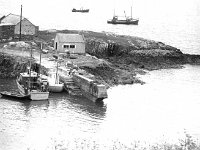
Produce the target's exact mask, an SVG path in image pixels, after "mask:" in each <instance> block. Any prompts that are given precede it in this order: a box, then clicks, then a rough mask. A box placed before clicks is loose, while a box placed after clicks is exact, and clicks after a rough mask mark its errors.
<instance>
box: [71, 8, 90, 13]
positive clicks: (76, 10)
mask: <svg viewBox="0 0 200 150" xmlns="http://www.w3.org/2000/svg"><path fill="white" fill-rule="evenodd" d="M72 12H81V13H88V12H89V9H83V8H80V9H75V8H73V9H72Z"/></svg>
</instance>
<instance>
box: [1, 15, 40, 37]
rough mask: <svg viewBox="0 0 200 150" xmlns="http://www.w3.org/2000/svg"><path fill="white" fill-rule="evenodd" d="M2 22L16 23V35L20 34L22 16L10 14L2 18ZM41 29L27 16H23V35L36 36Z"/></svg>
mask: <svg viewBox="0 0 200 150" xmlns="http://www.w3.org/2000/svg"><path fill="white" fill-rule="evenodd" d="M0 24H10V25H14V35H15V36H16V35H19V34H20V16H19V15H15V14H11V13H10V14H8V15H7V16H3V17H1V18H0ZM38 30H39V27H38V26H35V25H34V24H32V23H31V22H30V21H29V20H28V19H27V18H25V17H22V21H21V34H22V35H23V36H35V35H37V33H38Z"/></svg>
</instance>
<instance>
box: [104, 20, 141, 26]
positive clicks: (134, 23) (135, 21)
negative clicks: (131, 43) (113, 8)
mask: <svg viewBox="0 0 200 150" xmlns="http://www.w3.org/2000/svg"><path fill="white" fill-rule="evenodd" d="M138 22H139V20H131V21H126V20H116V21H113V20H108V21H107V23H108V24H125V25H138Z"/></svg>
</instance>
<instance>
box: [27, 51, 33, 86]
mask: <svg viewBox="0 0 200 150" xmlns="http://www.w3.org/2000/svg"><path fill="white" fill-rule="evenodd" d="M30 57H31V58H30V63H29V65H30V66H29V70H28V72H29V83H28V89H30V87H31V65H32V63H31V61H32V48H31V53H30Z"/></svg>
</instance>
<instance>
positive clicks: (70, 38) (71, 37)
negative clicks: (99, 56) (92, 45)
mask: <svg viewBox="0 0 200 150" xmlns="http://www.w3.org/2000/svg"><path fill="white" fill-rule="evenodd" d="M56 36H57V38H58V41H59V42H72V43H74V42H78V43H84V42H85V40H84V36H83V35H80V34H65V33H57V34H56Z"/></svg>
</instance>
